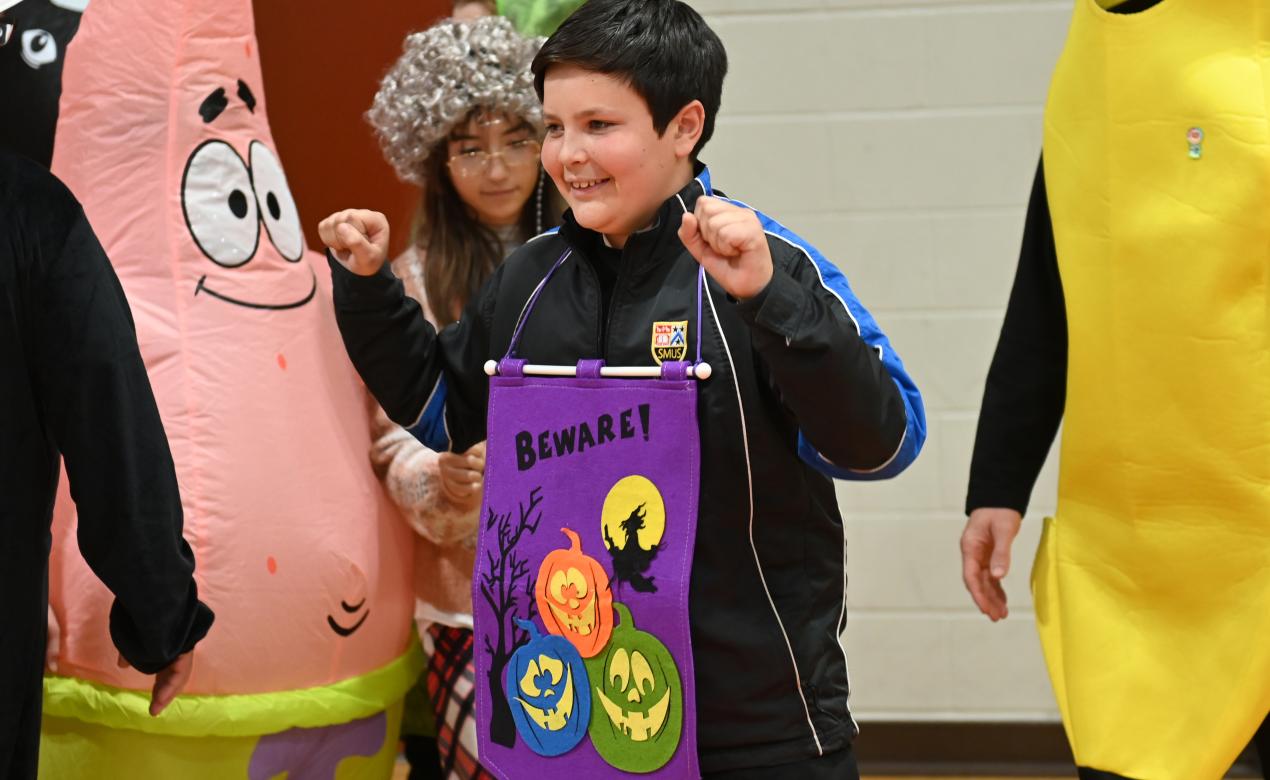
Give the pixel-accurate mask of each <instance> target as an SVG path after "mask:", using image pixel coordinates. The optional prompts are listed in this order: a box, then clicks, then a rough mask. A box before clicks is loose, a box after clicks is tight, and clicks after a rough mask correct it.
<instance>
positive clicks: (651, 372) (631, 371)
mask: <svg viewBox="0 0 1270 780" xmlns="http://www.w3.org/2000/svg"><path fill="white" fill-rule="evenodd" d="M485 373H486V374H488V375H489V376H494V375H495V374H497V373H498V361H495V360H490V361H487V362H486V363H485ZM524 373H525V376H566V377H576V376H577V375H578V367H577V366H542V365H535V364H533V363H529V364H527V365H526V366H525V368H524ZM711 373H713V371H712V369H711V368H710V364H709V363H701V364H700V365H697V366H688V376H690V377H694V378H696V379H709V378H710V374H711ZM600 376H602V377H612V378H613V379H657V378H660V377H661V367H660V366H604V367H603V368H601V369H600Z"/></svg>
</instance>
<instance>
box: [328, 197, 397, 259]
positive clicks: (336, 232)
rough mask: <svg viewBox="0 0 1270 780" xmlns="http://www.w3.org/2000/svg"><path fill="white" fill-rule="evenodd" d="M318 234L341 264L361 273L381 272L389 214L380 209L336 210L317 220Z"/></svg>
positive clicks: (386, 245)
mask: <svg viewBox="0 0 1270 780" xmlns="http://www.w3.org/2000/svg"><path fill="white" fill-rule="evenodd" d="M318 236H319V237H320V238H321V239H322V243H323V244H326V245H327V247H329V248H330V250H331V254H333V255H334V256H335V259H336V260H338V261H339V263H340V265H342V266H344V267H345V268H347V269H348V270H350V271H352V272H353V273H355V274H358V275H359V276H374V275H375V274H377V273H379V269H380V267H381V266H382V265H383V264H384V259H385V258H386V257H387V256H388V218H387V217H385V216H384V215H383V214H380V213H379V212H378V211H369V210H366V209H345V210H344V211H337V212H335V213H334V214H332V215H331V216H329V217H327V218H326V219H324V220H322V221H321V222H319V223H318Z"/></svg>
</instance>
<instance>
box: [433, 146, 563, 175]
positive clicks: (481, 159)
mask: <svg viewBox="0 0 1270 780" xmlns="http://www.w3.org/2000/svg"><path fill="white" fill-rule="evenodd" d="M541 150H542V145H541V144H539V143H538V141H536V140H534V139H533V138H524V139H522V140H520V141H513V142H512V143H510V144H508V145H507V146H504V147H503V148H502V149H499V150H498V151H494V152H487V151H485V150H484V149H469V150H468V151H465V152H459V153H458V154H456V155H454V156H453V157H451V158H450V159H449V160H447V161H446V162H447V164H448V165H449V166H450V172H451V173H453V174H454V175H455V176H461V177H463V178H465V179H468V178H473V177H476V176H483V175H484V174H485V172H486V171H487V170H489V166H490V164H491V163H492V162H494V158H495V157H498V158H501V159H502V161H503V165H506V166H507V167H508V168H524V167H526V166H529V165H537V164H538V154H539V152H540V151H541Z"/></svg>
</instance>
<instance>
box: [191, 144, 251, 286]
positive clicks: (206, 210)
mask: <svg viewBox="0 0 1270 780" xmlns="http://www.w3.org/2000/svg"><path fill="white" fill-rule="evenodd" d="M181 209H182V210H183V211H184V212H185V224H186V225H187V226H189V229H190V235H192V236H193V237H194V243H196V244H198V248H199V249H201V250H202V251H203V254H205V255H207V257H208V259H210V260H211V261H212V262H213V263H216V264H217V265H223V266H225V267H226V268H236V267H238V266H240V265H243V264H245V263H246V262H247V261H248V260H250V259H251V258H252V257H254V256H255V254H256V246H257V245H258V244H259V243H260V214H259V212H258V211H257V206H256V197H255V195H254V194H253V192H252V187H251V173H250V172H249V171H248V170H247V164H246V163H245V162H243V158H241V157H239V156H238V152H236V151H234V148H233V147H232V146H230V145H229V144H227V143H225V142H224V141H205V142H204V143H202V144H200V145H199V147H198V148H197V149H195V150H194V153H193V154H192V155H190V159H189V162H187V163H186V164H185V174H184V176H183V177H182V178H181Z"/></svg>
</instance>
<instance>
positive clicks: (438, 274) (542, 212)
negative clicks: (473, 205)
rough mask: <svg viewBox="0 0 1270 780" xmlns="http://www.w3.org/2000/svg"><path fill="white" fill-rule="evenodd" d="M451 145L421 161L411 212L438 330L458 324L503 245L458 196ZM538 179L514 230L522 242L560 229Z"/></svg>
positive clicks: (540, 177) (555, 206)
mask: <svg viewBox="0 0 1270 780" xmlns="http://www.w3.org/2000/svg"><path fill="white" fill-rule="evenodd" d="M449 143H450V141H449V139H448V138H446V139H442V140H441V141H440V142H439V143H438V144H437V145H436V147H435V148H434V149H433V150H432V151H431V152H430V153H429V154H428V158H427V160H425V161H424V165H423V167H424V170H423V197H422V199H421V200H420V201H419V208H418V210H417V211H416V212H415V219H414V225H413V230H412V234H411V238H412V240H413V243H414V244H415V245H416V246H418V247H421V248H425V249H426V251H427V257H426V259H425V260H424V264H423V286H424V294H425V295H426V296H427V299H428V308H430V309H432V316H433V317H435V318H436V320H437V324H438V325H440V326H442V327H444V326H446V325H449V324H450V323H451V322H454V321H455V320H457V319H458V315H459V312H460V311H462V309H463V307H464V306H465V305H467V301H468V299H469V298H471V297H472V296H473V295H475V294H476V291H477V290H479V289H480V288H481V285H483V284H485V280H486V279H488V278H489V277H490V275H491V274H492V273H494V269H495V268H497V267H498V266H499V264H500V263H502V262H503V255H504V253H505V248H504V247H503V242H502V241H501V240H500V239H499V237H498V236H497V235H496V234H495V233H494V231H493V230H490V229H489V228H488V227H487V226H486V225H485V224H484V223H482V222H481V221H480V220H479V219H477V218H476V215H475V214H473V213H472V210H471V209H470V208H469V207H468V205H467V204H466V203H464V202H463V199H462V198H461V197H460V196H459V192H458V190H456V189H455V188H454V182H453V181H452V180H451V179H450V172H449V168H448V160H449ZM553 190H555V187H549V186H546V185H545V179H544V174H543V173H542V171H541V169H540V170H539V173H538V188H537V191H536V193H535V194H534V195H532V196H530V198H529V200H527V201H525V207H524V208H523V209H522V210H521V213H520V220H519V222H518V225H517V227H518V228H519V232H520V235H521V237H522V238H525V239H528V238H532V237H533V236H534V235H536V234H537V232H538V231H539V230H540V229H546V228H549V227H554V226H555V225H558V224H559V223H560V211H561V209H560V207H559V204H558V203H557V201H556V200H555V199H554V198H553V197H552V195H551V193H550V192H549V191H553ZM539 219H541V220H542V224H541V225H539V224H538V222H539Z"/></svg>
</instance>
